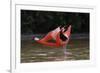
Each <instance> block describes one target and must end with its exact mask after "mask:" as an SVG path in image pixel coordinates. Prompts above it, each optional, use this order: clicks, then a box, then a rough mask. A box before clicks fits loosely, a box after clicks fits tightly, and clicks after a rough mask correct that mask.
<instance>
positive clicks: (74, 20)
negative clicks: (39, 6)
mask: <svg viewBox="0 0 100 73" xmlns="http://www.w3.org/2000/svg"><path fill="white" fill-rule="evenodd" d="M69 24H71V25H72V32H73V33H89V13H79V12H56V11H34V10H21V34H40V33H47V32H49V31H51V30H53V29H55V28H56V27H58V26H60V25H69Z"/></svg>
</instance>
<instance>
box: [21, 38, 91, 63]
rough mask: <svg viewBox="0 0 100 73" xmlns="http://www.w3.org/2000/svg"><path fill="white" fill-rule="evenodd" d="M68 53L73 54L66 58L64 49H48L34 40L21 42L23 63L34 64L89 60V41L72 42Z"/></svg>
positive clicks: (68, 47)
mask: <svg viewBox="0 0 100 73" xmlns="http://www.w3.org/2000/svg"><path fill="white" fill-rule="evenodd" d="M67 52H69V53H72V54H68V55H67V56H66V57H65V56H64V52H63V49H62V47H60V48H53V47H47V46H44V45H41V44H38V43H36V42H34V41H32V40H23V41H21V62H22V63H32V62H47V61H63V60H66V61H67V60H68V61H70V60H88V59H89V40H88V39H81V40H70V42H69V44H68V46H67Z"/></svg>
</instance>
